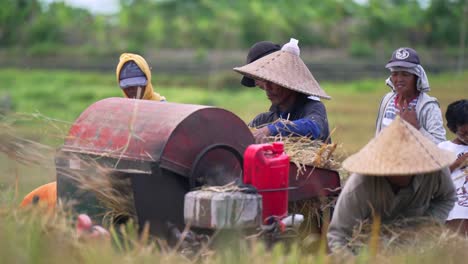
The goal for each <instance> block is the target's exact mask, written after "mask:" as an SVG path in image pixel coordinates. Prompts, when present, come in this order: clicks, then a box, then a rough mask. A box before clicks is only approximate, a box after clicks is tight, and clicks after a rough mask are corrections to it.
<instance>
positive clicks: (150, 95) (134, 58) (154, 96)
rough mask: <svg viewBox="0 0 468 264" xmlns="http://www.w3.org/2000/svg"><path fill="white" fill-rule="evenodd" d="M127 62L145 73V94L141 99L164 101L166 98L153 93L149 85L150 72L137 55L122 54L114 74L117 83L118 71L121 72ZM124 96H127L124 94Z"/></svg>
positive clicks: (141, 58)
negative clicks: (135, 65) (146, 82)
mask: <svg viewBox="0 0 468 264" xmlns="http://www.w3.org/2000/svg"><path fill="white" fill-rule="evenodd" d="M128 61H134V62H135V63H136V64H137V65H138V67H140V69H141V70H142V71H143V72H144V73H145V75H146V78H147V79H148V84H146V87H145V93H144V94H143V98H142V99H145V100H154V101H164V100H166V98H165V97H164V96H162V95H160V94H158V93H156V92H154V91H153V85H151V71H150V68H149V66H148V63H147V62H146V60H145V59H144V58H143V57H142V56H140V55H138V54H133V53H122V55H120V59H119V64H118V65H117V69H116V70H115V74H116V76H117V83H118V82H119V81H120V70H122V67H123V65H124V64H125V63H126V62H128ZM124 96H125V97H127V95H126V94H125V93H124Z"/></svg>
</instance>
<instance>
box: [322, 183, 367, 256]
mask: <svg viewBox="0 0 468 264" xmlns="http://www.w3.org/2000/svg"><path fill="white" fill-rule="evenodd" d="M356 177H357V175H355V174H353V175H351V176H350V178H349V179H348V181H347V182H346V184H345V187H344V188H343V190H342V192H341V194H340V196H339V198H338V201H337V203H336V206H335V210H334V212H333V216H332V220H331V223H330V226H329V227H328V232H327V239H328V246H329V248H330V250H331V251H332V252H338V251H341V250H350V249H349V248H348V247H347V244H348V243H349V241H350V240H351V238H352V235H353V228H354V226H355V225H357V224H358V223H359V222H361V221H364V220H365V219H366V218H367V217H368V216H369V214H370V209H369V204H368V201H367V198H366V197H367V196H366V190H364V189H359V190H357V189H356V188H355V187H354V183H353V181H355V180H356Z"/></svg>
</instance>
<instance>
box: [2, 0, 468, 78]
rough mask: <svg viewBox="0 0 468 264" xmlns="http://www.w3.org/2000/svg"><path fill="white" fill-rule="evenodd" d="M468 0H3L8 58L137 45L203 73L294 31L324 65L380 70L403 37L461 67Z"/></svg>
mask: <svg viewBox="0 0 468 264" xmlns="http://www.w3.org/2000/svg"><path fill="white" fill-rule="evenodd" d="M467 2H468V1H465V0H431V1H417V0H369V1H366V2H365V3H361V4H359V3H357V2H355V1H352V0H327V1H323V0H295V1H287V0H268V1H263V0H256V1H251V0H237V1H229V0H217V1H214V0H120V1H119V4H120V11H119V12H118V13H115V14H112V15H103V14H92V13H90V12H89V11H88V10H86V9H81V8H76V7H71V6H68V5H66V3H64V2H62V1H57V2H53V3H46V2H44V1H41V0H0V6H1V9H0V59H1V60H3V63H1V62H0V66H8V65H16V66H21V65H29V66H31V67H34V66H41V65H42V66H44V65H49V67H55V68H64V67H65V68H73V67H74V66H76V67H78V68H92V67H93V65H94V66H95V67H96V68H97V69H111V68H114V67H115V61H116V60H117V58H116V56H118V55H119V54H120V53H122V52H126V51H129V52H137V53H141V54H144V55H145V56H147V57H148V58H149V61H151V62H154V63H153V64H154V65H153V67H154V66H156V68H160V69H161V70H168V71H171V69H172V70H173V71H177V70H180V69H182V71H184V70H185V71H186V72H194V73H197V69H200V68H203V69H205V70H206V69H207V70H208V71H211V70H216V69H222V68H226V69H227V68H230V67H232V66H233V65H237V64H239V63H242V62H243V60H244V58H245V54H246V51H247V49H248V47H250V46H251V45H252V44H253V43H255V42H256V41H259V40H271V41H274V42H277V43H285V42H287V41H288V40H289V38H290V37H295V38H298V39H299V40H300V46H301V48H302V49H303V50H304V53H303V54H304V55H303V59H304V60H305V61H307V62H309V63H311V64H312V66H315V68H316V69H317V70H318V71H320V70H323V71H324V72H328V71H330V70H333V69H334V68H335V66H336V65H335V64H340V66H343V65H344V66H345V67H344V68H343V70H342V71H343V72H347V71H351V70H350V69H356V65H357V64H359V63H360V62H362V61H365V62H366V63H365V64H363V65H362V67H361V69H362V70H363V71H366V66H365V65H367V67H368V68H374V67H377V65H378V66H379V71H381V68H382V65H383V64H384V63H385V62H386V60H388V58H389V56H390V54H391V52H392V51H393V50H394V49H395V48H397V47H400V46H411V47H414V48H416V49H417V50H418V52H420V54H421V55H424V56H421V57H422V60H423V62H425V63H426V64H428V65H430V67H433V68H434V70H436V71H437V70H438V68H437V67H438V65H439V66H440V65H443V67H448V68H450V69H449V70H453V69H459V70H461V69H462V68H464V57H465V53H464V47H465V38H466V31H467V30H468V29H467V27H466V16H468V3H467ZM51 56H52V58H53V59H50V58H51ZM25 58H26V59H25ZM37 58H40V59H37ZM47 58H49V60H47ZM98 58H113V60H112V62H110V61H109V60H110V59H107V60H106V59H98ZM61 60H63V61H64V62H63V63H60V61H61ZM70 61H73V62H74V63H70ZM45 62H50V63H45ZM106 65H107V66H106ZM327 65H329V66H327ZM171 67H172V68H171ZM346 67H348V68H346ZM367 70H371V69H367Z"/></svg>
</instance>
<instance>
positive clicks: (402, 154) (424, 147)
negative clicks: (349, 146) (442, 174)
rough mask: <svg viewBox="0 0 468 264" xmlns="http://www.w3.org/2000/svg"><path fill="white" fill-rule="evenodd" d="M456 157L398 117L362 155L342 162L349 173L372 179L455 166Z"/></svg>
mask: <svg viewBox="0 0 468 264" xmlns="http://www.w3.org/2000/svg"><path fill="white" fill-rule="evenodd" d="M455 159H456V156H455V154H453V153H451V152H449V151H446V150H442V149H440V148H439V147H437V145H436V144H434V143H433V142H432V141H431V140H429V139H428V138H426V137H425V136H424V135H423V134H422V133H421V132H419V131H418V130H416V129H415V128H414V127H413V126H412V125H410V124H409V123H407V122H406V121H404V120H402V119H401V118H399V117H397V118H396V119H395V120H394V121H393V122H392V124H390V126H388V127H387V128H385V129H384V130H382V132H380V133H379V134H378V135H377V136H376V137H375V138H373V139H372V140H371V141H369V143H367V145H365V146H364V147H363V148H362V149H361V150H360V151H359V152H357V153H355V154H353V155H351V156H350V157H348V158H347V159H346V160H345V161H344V162H343V168H345V169H346V170H348V171H350V172H355V173H359V174H363V175H371V176H397V175H401V176H404V175H412V174H421V173H428V172H433V171H437V170H440V169H442V168H443V167H445V166H448V165H450V164H452V163H453V162H454V161H455Z"/></svg>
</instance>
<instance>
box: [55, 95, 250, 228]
mask: <svg viewBox="0 0 468 264" xmlns="http://www.w3.org/2000/svg"><path fill="white" fill-rule="evenodd" d="M252 143H254V138H253V136H252V133H251V132H250V130H249V128H248V127H247V126H246V124H245V123H244V122H243V121H242V120H241V119H240V118H239V117H237V116H236V115H234V114H233V113H231V112H229V111H227V110H224V109H220V108H216V107H209V106H201V105H189V104H177V103H170V102H155V101H147V100H135V99H127V98H108V99H104V100H101V101H98V102H96V103H94V104H93V105H91V106H90V107H88V108H87V109H86V110H85V111H84V112H83V113H82V114H81V115H80V116H79V118H78V119H77V120H76V121H75V123H74V124H73V125H72V127H71V129H70V133H69V136H68V137H67V138H66V140H65V144H64V145H63V147H62V148H61V149H60V152H61V155H60V157H59V158H57V160H56V164H57V167H59V165H60V166H62V167H63V166H69V169H73V168H72V167H73V166H72V165H71V164H68V163H67V154H73V155H77V154H78V155H80V156H81V157H94V158H95V157H99V159H95V160H98V161H99V162H101V161H102V163H103V164H105V166H106V167H109V168H113V169H114V170H116V171H123V172H124V173H127V174H128V175H129V177H130V178H131V181H132V188H133V191H134V198H135V208H136V212H137V215H138V222H139V223H140V226H141V227H142V226H143V224H144V223H145V222H149V223H150V225H151V232H152V233H158V232H159V231H161V232H163V230H164V228H163V227H164V226H165V225H166V224H167V223H168V222H170V223H171V224H176V225H180V226H182V225H183V223H184V219H183V201H184V195H185V193H187V192H188V191H190V189H192V188H193V187H196V186H200V185H203V184H209V185H224V184H226V183H228V182H230V181H232V180H235V179H241V177H242V169H243V164H242V162H243V160H242V154H243V153H244V151H245V149H246V148H247V146H248V145H250V144H252ZM68 156H71V155H68ZM75 167H76V166H75ZM132 171H139V172H143V173H132ZM64 177H65V176H64V175H61V173H60V172H59V171H58V172H57V178H58V179H57V180H58V182H57V184H58V187H57V189H58V193H59V196H62V197H67V196H70V195H71V194H70V193H67V190H66V187H65V184H63V185H61V182H65V180H63V179H64ZM61 179H62V181H61ZM153 227H155V229H154V228H153ZM155 230H156V231H155ZM154 231H155V232H154Z"/></svg>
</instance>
